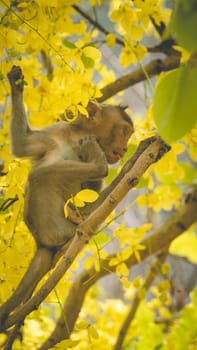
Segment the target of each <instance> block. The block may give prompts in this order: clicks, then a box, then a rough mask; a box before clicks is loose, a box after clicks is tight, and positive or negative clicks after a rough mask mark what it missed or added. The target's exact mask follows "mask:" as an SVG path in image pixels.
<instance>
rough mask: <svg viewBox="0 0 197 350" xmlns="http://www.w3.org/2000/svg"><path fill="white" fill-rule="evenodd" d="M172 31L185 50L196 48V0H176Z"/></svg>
mask: <svg viewBox="0 0 197 350" xmlns="http://www.w3.org/2000/svg"><path fill="white" fill-rule="evenodd" d="M172 31H175V33H176V38H177V41H178V43H179V44H180V45H182V46H183V47H184V48H185V49H186V50H189V51H194V50H196V49H197V41H196V38H197V6H196V0H190V1H188V0H176V1H175V11H174V15H173V19H172Z"/></svg>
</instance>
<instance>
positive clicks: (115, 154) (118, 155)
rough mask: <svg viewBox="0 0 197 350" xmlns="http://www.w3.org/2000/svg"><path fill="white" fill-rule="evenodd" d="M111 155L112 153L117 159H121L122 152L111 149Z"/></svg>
mask: <svg viewBox="0 0 197 350" xmlns="http://www.w3.org/2000/svg"><path fill="white" fill-rule="evenodd" d="M113 155H114V157H115V158H116V159H117V161H118V160H120V159H122V157H123V155H124V154H123V153H121V152H118V151H113Z"/></svg>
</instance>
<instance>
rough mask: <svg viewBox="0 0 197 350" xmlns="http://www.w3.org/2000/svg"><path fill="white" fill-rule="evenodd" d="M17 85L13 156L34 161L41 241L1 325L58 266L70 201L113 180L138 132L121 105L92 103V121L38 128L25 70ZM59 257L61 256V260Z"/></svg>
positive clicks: (70, 228)
mask: <svg viewBox="0 0 197 350" xmlns="http://www.w3.org/2000/svg"><path fill="white" fill-rule="evenodd" d="M8 80H9V83H10V86H11V104H12V114H11V120H10V135H11V151H12V153H13V155H14V156H15V157H26V158H29V159H30V160H31V163H32V168H31V171H30V174H29V176H28V179H27V185H26V189H25V196H24V221H25V223H26V225H27V227H28V228H29V230H30V232H31V233H32V235H33V237H34V239H35V242H36V248H37V250H36V253H35V256H34V257H33V259H32V261H31V263H30V265H29V267H28V269H27V272H26V273H25V275H24V277H23V278H22V280H21V282H20V283H19V285H18V287H17V288H16V290H15V291H14V293H13V294H12V296H11V297H10V298H9V299H8V300H7V301H6V302H5V304H3V305H2V306H1V308H0V323H1V324H3V322H4V321H5V319H6V317H7V316H8V315H9V313H10V312H12V311H14V309H15V308H16V307H18V306H19V305H20V304H21V303H25V302H26V301H27V300H28V299H29V298H30V297H31V295H32V293H33V291H34V289H35V287H36V285H37V284H38V282H39V281H40V280H41V279H42V277H43V276H44V275H45V274H46V273H47V272H48V271H49V270H50V269H51V268H52V267H53V266H54V263H55V262H56V261H57V256H58V257H59V255H61V254H59V252H60V251H61V249H62V248H63V247H64V246H65V245H66V244H67V243H68V244H69V242H70V241H71V240H72V238H73V236H74V234H75V229H76V227H77V224H78V223H79V221H78V218H77V215H75V213H74V214H73V210H72V209H71V208H70V211H69V212H70V214H69V217H68V218H65V215H64V212H63V207H64V204H65V202H66V200H67V199H68V198H70V197H71V196H73V195H75V194H76V193H77V192H78V191H80V190H81V189H83V188H91V189H95V190H97V191H100V189H101V183H102V179H103V178H104V177H105V176H106V175H107V172H108V164H114V163H116V162H117V161H119V160H120V159H121V158H122V157H123V156H124V154H125V152H126V150H127V144H128V140H129V138H130V136H131V135H132V133H133V132H134V126H133V122H132V120H131V118H130V117H129V115H128V114H127V113H126V112H125V108H124V107H121V106H112V105H99V104H98V103H96V102H93V101H90V102H89V103H88V105H87V112H88V115H89V118H87V117H85V116H84V115H81V114H79V116H78V118H77V120H76V121H75V122H73V123H70V122H66V121H64V120H62V121H59V122H57V123H55V124H53V125H51V126H48V127H43V128H41V129H33V128H32V127H31V126H30V124H29V121H28V118H27V114H26V111H25V107H24V102H23V92H24V85H25V81H24V76H23V73H22V70H21V68H20V67H19V66H13V67H12V69H11V71H10V72H9V73H8ZM126 171H127V168H126V167H125V169H123V171H122V172H121V174H120V175H119V176H118V177H117V179H115V180H114V181H113V182H112V184H111V185H109V186H108V187H107V188H106V189H104V190H103V191H101V193H100V196H99V198H98V200H97V201H96V202H94V203H91V204H89V205H87V206H86V207H85V208H84V213H85V215H89V214H90V213H91V212H92V211H93V210H94V209H95V208H96V207H97V206H98V205H99V204H100V203H102V201H103V200H104V199H105V198H106V197H107V195H108V194H109V193H110V192H111V190H112V189H113V188H114V187H115V186H116V184H117V183H118V181H119V180H120V178H121V177H122V176H124V173H125V172H126ZM58 254H59V255H58Z"/></svg>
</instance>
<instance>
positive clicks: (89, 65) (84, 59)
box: [81, 53, 95, 68]
mask: <svg viewBox="0 0 197 350" xmlns="http://www.w3.org/2000/svg"><path fill="white" fill-rule="evenodd" d="M81 60H82V62H83V64H84V67H85V68H93V67H94V64H95V62H94V60H93V59H92V58H91V57H88V56H85V55H84V54H83V53H82V55H81Z"/></svg>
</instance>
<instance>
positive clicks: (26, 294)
mask: <svg viewBox="0 0 197 350" xmlns="http://www.w3.org/2000/svg"><path fill="white" fill-rule="evenodd" d="M53 256H54V253H53V252H52V251H50V250H49V249H46V248H39V249H38V250H37V252H36V254H35V256H34V258H33V260H32V262H31V263H30V266H29V268H28V270H27V272H26V273H25V275H24V277H23V278H22V280H21V282H20V284H19V285H18V287H17V288H16V290H15V291H14V293H13V294H12V296H11V297H10V298H9V299H8V300H7V301H6V302H5V304H3V305H2V306H1V308H0V325H1V326H2V325H3V322H4V321H5V319H6V317H7V316H8V314H9V313H10V312H12V311H14V309H15V308H16V307H17V306H19V305H20V303H21V302H25V301H27V300H28V299H29V298H30V297H31V295H32V293H33V291H34V289H35V287H36V285H37V284H38V282H39V281H40V280H41V278H42V277H43V276H44V275H45V274H46V273H47V272H48V271H49V270H50V269H51V266H52V260H53Z"/></svg>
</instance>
